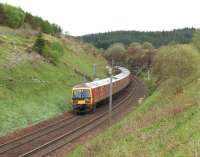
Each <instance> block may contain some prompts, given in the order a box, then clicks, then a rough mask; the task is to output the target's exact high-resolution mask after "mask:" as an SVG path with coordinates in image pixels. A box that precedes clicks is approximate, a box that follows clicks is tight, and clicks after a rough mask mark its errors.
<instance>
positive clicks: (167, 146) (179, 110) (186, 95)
mask: <svg viewBox="0 0 200 157" xmlns="http://www.w3.org/2000/svg"><path fill="white" fill-rule="evenodd" d="M199 69H200V67H199ZM161 90H162V89H160V88H157V89H156V90H155V91H154V92H153V93H152V94H151V95H150V96H149V97H147V98H146V99H145V100H144V102H143V103H142V104H140V105H139V106H138V107H137V108H136V109H134V110H133V111H132V112H131V113H130V114H129V115H128V116H127V117H125V118H124V119H123V120H121V121H120V122H119V123H117V124H115V125H114V126H112V127H111V128H108V129H107V130H106V131H104V132H103V133H102V134H100V135H98V136H97V137H95V138H94V139H92V140H90V141H88V142H86V143H85V144H84V145H81V146H79V147H78V148H76V149H75V150H74V151H73V152H71V153H70V154H68V155H67V156H69V157H94V156H95V157H108V156H112V157H136V156H137V157H152V156H155V157H193V156H194V157H195V156H197V154H200V125H199V122H200V75H199V77H196V76H195V79H193V81H192V82H190V83H187V84H186V85H185V86H184V87H183V91H182V92H181V93H178V94H177V95H171V94H169V95H167V94H166V93H165V95H163V93H162V92H160V91H161Z"/></svg>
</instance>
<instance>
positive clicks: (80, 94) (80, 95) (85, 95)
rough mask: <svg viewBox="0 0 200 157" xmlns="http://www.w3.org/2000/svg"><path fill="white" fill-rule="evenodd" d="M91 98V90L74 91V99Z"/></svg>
mask: <svg viewBox="0 0 200 157" xmlns="http://www.w3.org/2000/svg"><path fill="white" fill-rule="evenodd" d="M81 98H83V99H84V98H90V90H89V89H75V90H74V91H73V99H81Z"/></svg>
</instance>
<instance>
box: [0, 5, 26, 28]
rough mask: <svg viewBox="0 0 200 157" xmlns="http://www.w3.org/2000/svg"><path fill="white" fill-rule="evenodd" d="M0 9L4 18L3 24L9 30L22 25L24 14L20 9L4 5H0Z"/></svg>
mask: <svg viewBox="0 0 200 157" xmlns="http://www.w3.org/2000/svg"><path fill="white" fill-rule="evenodd" d="M0 9H1V12H3V15H4V18H5V22H4V24H6V25H8V26H9V27H11V28H19V27H20V26H22V25H23V24H24V19H25V13H24V11H23V10H22V9H21V8H16V7H13V6H10V5H7V4H4V5H1V7H0Z"/></svg>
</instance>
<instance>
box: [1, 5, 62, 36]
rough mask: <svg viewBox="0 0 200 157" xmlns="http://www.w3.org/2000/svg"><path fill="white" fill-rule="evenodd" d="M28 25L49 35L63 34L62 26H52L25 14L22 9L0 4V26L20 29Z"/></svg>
mask: <svg viewBox="0 0 200 157" xmlns="http://www.w3.org/2000/svg"><path fill="white" fill-rule="evenodd" d="M26 24H28V25H29V26H30V27H31V28H32V29H35V30H40V31H42V32H43V33H47V34H52V35H56V34H60V33H61V32H62V29H61V28H60V26H58V25H56V24H51V23H49V22H48V21H47V20H43V19H42V18H40V17H37V16H33V15H31V14H30V13H27V12H24V11H23V10H22V9H21V8H16V7H14V6H11V5H8V4H2V3H0V25H5V26H8V27H11V28H20V27H26Z"/></svg>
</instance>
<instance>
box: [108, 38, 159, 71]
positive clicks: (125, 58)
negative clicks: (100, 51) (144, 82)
mask: <svg viewBox="0 0 200 157" xmlns="http://www.w3.org/2000/svg"><path fill="white" fill-rule="evenodd" d="M155 52H156V49H154V48H153V46H152V44H151V43H149V42H144V43H143V44H140V43H138V42H132V43H131V44H130V45H128V46H127V47H125V46H124V44H122V43H114V44H112V45H111V46H110V47H109V48H108V49H107V50H106V51H105V52H104V56H105V58H106V59H107V60H108V61H110V62H111V60H112V59H113V60H114V64H120V65H124V66H126V67H128V68H129V69H131V71H132V72H133V73H134V74H136V75H139V74H141V73H142V72H146V71H148V70H150V68H151V66H152V62H153V56H154V55H155Z"/></svg>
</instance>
